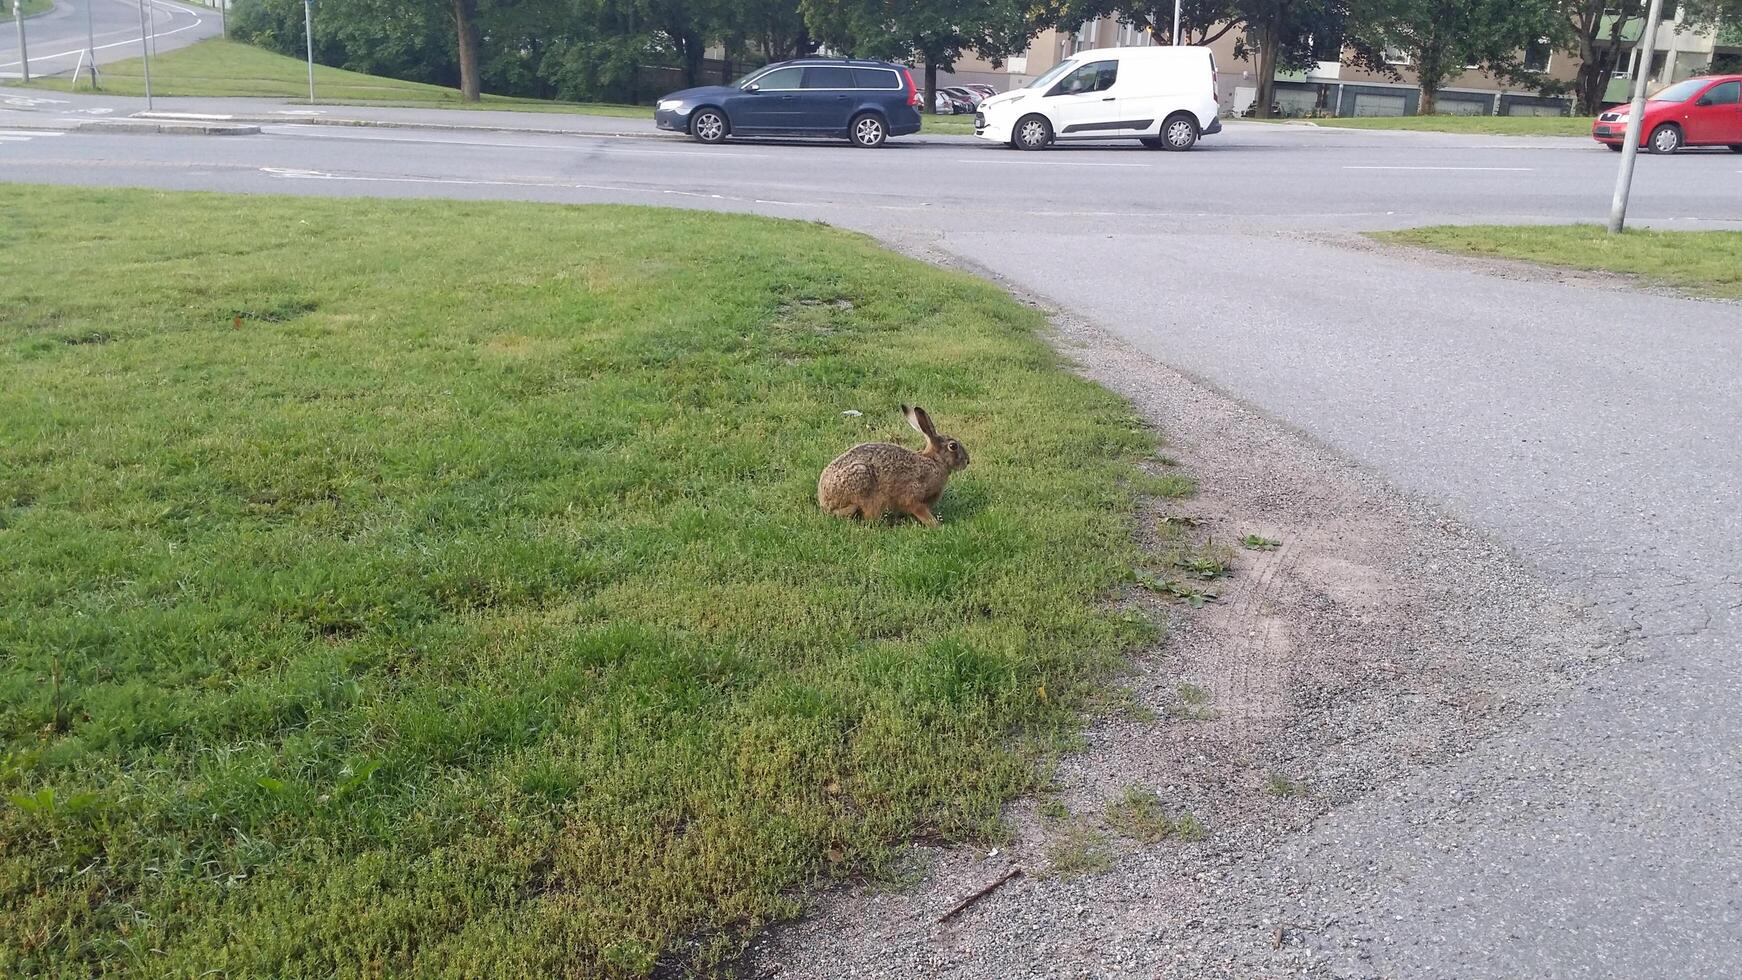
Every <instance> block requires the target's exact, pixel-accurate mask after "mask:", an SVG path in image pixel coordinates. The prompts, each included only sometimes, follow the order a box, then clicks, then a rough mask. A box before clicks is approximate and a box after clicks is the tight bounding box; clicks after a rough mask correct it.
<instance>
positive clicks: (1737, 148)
mask: <svg viewBox="0 0 1742 980" xmlns="http://www.w3.org/2000/svg"><path fill="white" fill-rule="evenodd" d="M1730 152H1731V153H1742V143H1731V144H1730Z"/></svg>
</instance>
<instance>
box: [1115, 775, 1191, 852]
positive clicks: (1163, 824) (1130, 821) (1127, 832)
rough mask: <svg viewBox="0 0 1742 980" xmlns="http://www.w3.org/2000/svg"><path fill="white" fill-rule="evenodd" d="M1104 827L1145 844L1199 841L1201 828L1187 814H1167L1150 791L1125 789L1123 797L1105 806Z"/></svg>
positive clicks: (1157, 798)
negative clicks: (1105, 823)
mask: <svg viewBox="0 0 1742 980" xmlns="http://www.w3.org/2000/svg"><path fill="white" fill-rule="evenodd" d="M1107 825H1108V826H1110V827H1112V828H1113V831H1114V833H1117V834H1119V835H1121V836H1124V837H1130V838H1132V839H1133V840H1139V841H1142V842H1143V843H1145V844H1154V843H1157V842H1158V841H1164V840H1170V839H1171V840H1199V839H1201V838H1202V837H1203V835H1204V825H1203V824H1202V823H1201V822H1200V821H1199V820H1198V818H1196V817H1194V816H1192V815H1191V814H1189V813H1186V814H1180V815H1178V816H1174V815H1170V814H1169V813H1168V812H1167V808H1166V807H1164V806H1163V805H1162V802H1161V797H1160V796H1159V795H1158V794H1157V793H1156V792H1155V791H1154V790H1147V789H1140V788H1138V787H1136V786H1127V787H1126V788H1125V795H1124V796H1121V797H1120V798H1119V799H1117V800H1114V801H1113V803H1112V805H1111V806H1109V807H1107Z"/></svg>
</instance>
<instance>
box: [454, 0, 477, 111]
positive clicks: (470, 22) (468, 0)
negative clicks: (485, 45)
mask: <svg viewBox="0 0 1742 980" xmlns="http://www.w3.org/2000/svg"><path fill="white" fill-rule="evenodd" d="M477 13H478V2H477V0H454V28H455V30H456V32H457V33H458V35H459V45H460V100H461V101H463V102H476V101H478V98H479V96H480V94H481V92H482V91H483V90H482V87H481V86H480V84H479V81H478V25H477V24H476V23H475V22H474V18H475V17H476V16H477Z"/></svg>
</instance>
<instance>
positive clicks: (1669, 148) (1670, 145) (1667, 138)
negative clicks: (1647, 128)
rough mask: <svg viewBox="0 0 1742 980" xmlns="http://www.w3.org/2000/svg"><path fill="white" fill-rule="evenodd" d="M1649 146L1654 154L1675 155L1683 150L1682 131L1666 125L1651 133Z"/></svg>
mask: <svg viewBox="0 0 1742 980" xmlns="http://www.w3.org/2000/svg"><path fill="white" fill-rule="evenodd" d="M1647 145H1649V146H1650V147H1651V152H1653V153H1674V152H1675V151H1677V150H1679V149H1681V148H1682V131H1681V130H1679V129H1677V128H1676V127H1674V126H1671V125H1670V124H1668V123H1664V124H1663V125H1662V126H1659V127H1657V128H1656V129H1654V130H1652V131H1651V140H1650V142H1649V143H1648V144H1647Z"/></svg>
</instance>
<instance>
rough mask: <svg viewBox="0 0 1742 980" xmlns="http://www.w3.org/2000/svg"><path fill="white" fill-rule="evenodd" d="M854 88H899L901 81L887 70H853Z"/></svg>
mask: <svg viewBox="0 0 1742 980" xmlns="http://www.w3.org/2000/svg"><path fill="white" fill-rule="evenodd" d="M853 87H854V88H900V87H901V79H899V78H897V77H895V73H894V72H892V71H890V70H889V69H887V68H855V69H853Z"/></svg>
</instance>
